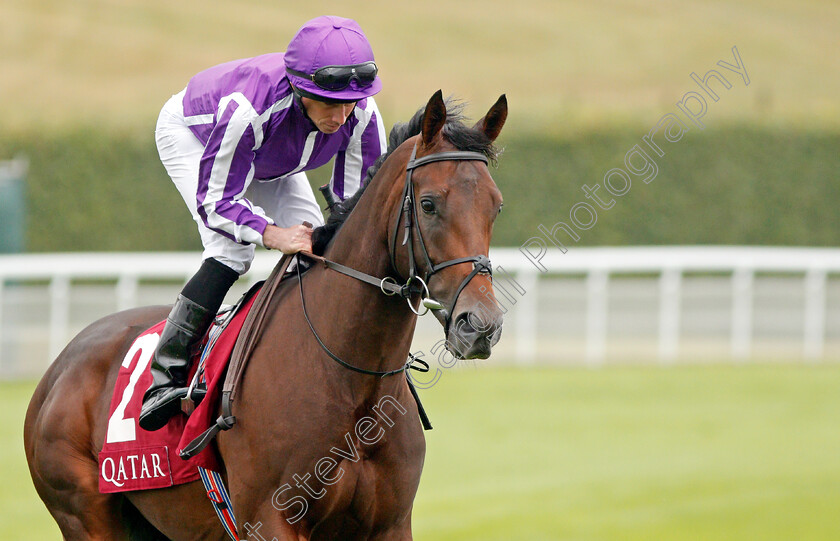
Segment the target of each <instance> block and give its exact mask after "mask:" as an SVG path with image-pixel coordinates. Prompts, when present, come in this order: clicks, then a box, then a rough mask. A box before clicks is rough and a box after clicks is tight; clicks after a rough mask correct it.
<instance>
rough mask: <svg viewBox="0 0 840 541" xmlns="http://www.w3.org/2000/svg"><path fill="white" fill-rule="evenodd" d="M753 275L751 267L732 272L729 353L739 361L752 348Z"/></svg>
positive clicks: (738, 268)
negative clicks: (730, 340)
mask: <svg viewBox="0 0 840 541" xmlns="http://www.w3.org/2000/svg"><path fill="white" fill-rule="evenodd" d="M754 276H755V273H754V271H753V269H751V268H747V267H737V268H736V269H735V272H733V273H732V343H731V348H732V349H731V353H732V357H733V358H734V359H736V360H739V361H743V360H746V359H748V358H749V356H750V352H751V348H752V319H753V317H752V308H753V306H752V305H753V282H754Z"/></svg>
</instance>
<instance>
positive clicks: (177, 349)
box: [139, 94, 254, 430]
mask: <svg viewBox="0 0 840 541" xmlns="http://www.w3.org/2000/svg"><path fill="white" fill-rule="evenodd" d="M182 97H183V94H176V95H175V96H173V97H172V99H170V100H169V101H168V102H167V104H166V105H165V106H164V107H163V110H161V113H160V117H159V118H158V123H157V127H156V129H155V142H156V143H157V148H158V153H159V154H160V159H161V162H162V163H163V165H164V167H165V168H166V172H167V173H169V176H170V177H171V178H172V182H174V183H175V187H176V188H177V189H178V192H179V193H180V194H181V197H182V198H183V199H184V202H185V203H186V205H187V208H188V209H189V211H190V214H191V215H192V217H193V220H194V221H195V222H196V225H197V226H198V231H199V234H200V236H201V242H202V244H203V245H204V262H203V263H202V265H201V268H200V269H199V271H198V272H197V273H196V275H195V276H193V277H192V278H191V279H190V281H189V282H187V285H186V286H184V289H183V290H182V291H181V294H180V295H179V296H178V299H177V301H176V302H175V306H174V307H173V308H172V312H171V313H170V314H169V317H168V318H167V320H166V325H165V326H164V328H163V331H162V332H161V338H160V342H158V347H157V350H156V351H155V355H154V358H153V361H152V375H153V378H154V379H153V383H152V386H151V387H150V388H149V390H148V391H146V394H145V395H144V397H143V407H142V409H141V411H140V419H139V424H140V427H141V428H143V429H145V430H157V429H159V428H161V427H163V426H164V425H165V424H166V422H167V421H168V420H169V419H170V418H171V417H172V416H173V415H175V414H176V413H177V412H178V411H180V409H181V398H183V397H184V396H186V384H187V382H186V378H187V374H188V373H189V362H190V353H191V351H190V350H191V348H192V346H193V345H195V344H196V343H197V342H199V341H200V340H201V338H202V337H203V336H204V334H205V333H206V332H207V329H208V327H209V326H210V323H212V321H213V318H214V316H215V315H216V311H217V310H218V309H219V306H220V305H221V304H222V301H223V300H224V298H225V294H226V293H227V292H228V290H229V289H230V287H231V286H232V285H233V283H234V282H235V281H236V279H237V278H238V277H239V275H241V274H244V273H245V271H246V270H248V267H249V266H250V264H251V261H252V260H253V257H254V247H253V246H243V245H241V244H238V243H236V242H234V241H232V240H230V239H227V238H225V237H223V236H222V235H219V234H218V233H216V232H215V231H212V230H210V229H208V228H207V227H206V226H205V225H204V221H203V220H202V219H201V217H200V216H199V214H198V211H197V209H196V192H197V190H198V168H199V164H200V161H201V156H202V154H203V152H204V145H202V144H201V142H200V141H199V140H198V139H197V138H196V137H195V135H193V133H192V131H190V129H189V127H188V126H187V125H186V123H185V121H184V117H183V106H182V105H181V98H182Z"/></svg>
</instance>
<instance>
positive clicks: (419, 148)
mask: <svg viewBox="0 0 840 541" xmlns="http://www.w3.org/2000/svg"><path fill="white" fill-rule="evenodd" d="M506 118H507V100H506V98H505V96H504V95H502V96H501V97H500V98H499V100H498V101H497V102H496V103H495V104H494V105H493V107H491V108H490V111H489V112H488V113H487V115H485V116H484V118H482V119H481V120H479V121H478V123H477V124H475V126H473V127H472V128H470V127H468V126H465V125H463V124H461V122H460V120H459V119H458V118H449V119H447V107H446V103H445V102H444V100H443V96H442V93H441V91H438V92H436V93H435V94H434V95H433V96H432V98H431V99H430V100H429V103H428V104H427V105H426V109H425V111H424V113H423V120H422V131H421V133H420V135H418V136H416V137H413V138H411V139H409V140H408V141H406V142H405V145H406V146H407V147H411V149H412V150H411V152H412V158H411V159H410V160H409V162H408V165H407V168H406V169H407V171H406V175H407V178H406V182H405V186H404V188H403V192H402V193H403V196H402V198H401V199H399V204H396V205H394V206H395V207H396V208H395V209H394V211H393V213H394V216H392V222H391V223H396V227H395V229H394V231H393V233H392V244H391V253H392V258H393V264H394V266H395V267H396V268H397V270H398V271H399V272H400V274H403V276H409V277H415V276H416V277H417V278H419V280H418V282H422V284H421V285H424V286H427V287H428V291H425V287H424V291H423V292H422V294H423V295H428V298H427V299H426V300H425V304H426V306H428V307H431V308H433V312H434V314H435V316H436V317H437V319H438V320H439V321H440V322H441V323H442V324H443V325H444V329H445V332H446V339H447V348H448V349H449V350H450V351H451V352H452V353H453V354H454V355H455V356H456V357H459V358H464V359H475V358H478V359H486V358H487V357H489V356H490V350H491V348H492V346H493V345H495V344H496V343H497V342H498V341H499V337H500V335H501V330H502V312H501V310H500V309H499V306H498V304H497V302H496V299H495V296H494V293H493V287H492V281H491V277H492V268H491V266H490V261H489V259H488V252H489V249H490V237H491V235H492V232H493V222H494V221H495V220H496V217H497V216H498V214H499V212H500V211H501V208H502V194H501V192H500V191H499V189H498V188H497V187H496V184H495V183H494V182H493V179H492V178H491V177H490V172H489V170H488V168H487V161H488V160H487V158H488V157H490V158H493V157H494V152H495V150H494V148H493V145H492V143H493V141H494V140H495V139H496V137H497V136H498V135H499V132H500V131H501V130H502V126H503V125H504V123H505V119H506ZM395 197H396V196H395ZM406 224H408V225H406ZM409 280H411V278H410V279H409Z"/></svg>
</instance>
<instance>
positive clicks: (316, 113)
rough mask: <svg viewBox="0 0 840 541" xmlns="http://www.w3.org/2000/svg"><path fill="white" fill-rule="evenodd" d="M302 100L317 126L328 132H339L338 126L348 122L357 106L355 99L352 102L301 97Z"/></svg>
mask: <svg viewBox="0 0 840 541" xmlns="http://www.w3.org/2000/svg"><path fill="white" fill-rule="evenodd" d="M300 101H301V103H303V107H304V109H306V114H307V116H309V119H310V120H311V121H312V123H313V124H315V127H317V128H318V130H320V131H321V132H323V133H327V134H329V133H335V132H337V131H338V128H340V127H341V126H343V125H344V123H345V122H347V117H349V116H350V114H351V113H352V112H353V108H354V107H356V102H355V101H354V102H350V103H336V102H323V101H318V100H313V99H311V98H306V97H301V98H300Z"/></svg>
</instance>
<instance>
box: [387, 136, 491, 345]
mask: <svg viewBox="0 0 840 541" xmlns="http://www.w3.org/2000/svg"><path fill="white" fill-rule="evenodd" d="M416 155H417V144H415V145H414V149H413V150H412V151H411V158H410V159H409V160H408V164H407V165H406V175H405V186H404V188H403V194H402V198H401V199H402V202H403V203H402V211H401V212H400V216H399V217H398V218H397V222H396V223H395V224H394V232H393V234H392V235H391V244H390V250H389V251H390V255H391V267H392V269H393V271H394V272H395V273H396V274H397V276H398V277H399V276H400V272H399V270H398V269H397V261H396V256H397V250H396V247H397V237H398V236H399V229H400V222H403V223H404V226H403V227H404V231H405V233H404V235H403V240H402V245H403V246H406V248H407V250H408V279H406V281H405V286H404V287H408V288H409V289H411V286H412V284H413V283H414V282H419V283H420V286H421V287H422V290H421V291H420V293H421V295H422V293H425V294H426V295H425V297H424V298H423V300H422V304H423V305H424V306H425V307H426V312H428V310H430V309H431V310H442V311H443V312H444V321H445V325H444V332H446V333H448V332H449V325H450V323H451V320H452V314H451V313H450V312H449V311H447V310H446V308H444V306H443V305H442V304H441V303H440V302H438V301H436V300H434V299H432V298H430V297H429V287H428V285H427V284H428V282H429V280H430V279H431V278H432V276H433V275H435V274H437V273H438V272H440V271H441V270H443V269H445V268H447V267H451V266H453V265H459V264H461V263H470V262H472V264H473V270H472V272H470V273H469V274H468V275H467V276H466V277H465V278H464V280H463V281H462V282H461V284H460V285H459V286H458V289H457V290H456V291H455V296H454V297H453V298H452V302H451V303H450V304H449V306H450V310H453V311H454V309H455V303H456V302H458V297H459V296H460V295H461V291H463V290H464V288H465V287H467V284H469V283H470V281H471V280H472V279H473V278H474V277H475V276H476V275H477V274H479V273H484V274H490V275H492V273H493V269H492V267H491V266H490V258H489V257H487V256H486V255H473V256H466V257H459V258H456V259H450V260H447V261H443V262H442V263H438V264H434V263H432V260H431V258H430V257H429V251H428V250H427V249H426V243H425V242H424V241H423V232H422V231H421V230H420V223H419V221H418V219H417V205H416V201H415V199H416V197H415V193H414V183H413V182H412V180H411V176H412V173H413V172H414V170H415V169H417V168H418V167H422V166H423V165H426V164H428V163H434V162H443V161H480V162H484V163H485V164H486V163H488V160H487V156H485V155H484V154H481V153H480V152H470V151H461V150H459V151H452V152H438V153H435V154H429V155H428V156H423V157H422V158H416V157H415V156H416ZM415 231H416V232H417V240H418V241H419V244H420V250H421V253H422V255H423V261H424V262H425V265H426V268H427V269H428V270H426V272H425V278H421V277H420V275H419V274H417V261H416V260H415V256H414V232H415ZM392 280H393V279H392ZM394 283H396V282H394ZM411 293H414V291H411ZM411 293H409V296H410V294H411ZM408 306H409V308H411V310H412V311H413V312H414V313H415V314H417V315H423V314H425V313H426V312H423V313H422V314H421V313H420V312H418V311H417V310H416V309H415V308H414V306H413V305H412V304H411V301H410V299H409V303H408Z"/></svg>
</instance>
